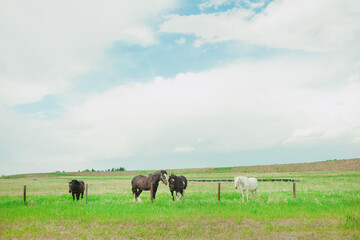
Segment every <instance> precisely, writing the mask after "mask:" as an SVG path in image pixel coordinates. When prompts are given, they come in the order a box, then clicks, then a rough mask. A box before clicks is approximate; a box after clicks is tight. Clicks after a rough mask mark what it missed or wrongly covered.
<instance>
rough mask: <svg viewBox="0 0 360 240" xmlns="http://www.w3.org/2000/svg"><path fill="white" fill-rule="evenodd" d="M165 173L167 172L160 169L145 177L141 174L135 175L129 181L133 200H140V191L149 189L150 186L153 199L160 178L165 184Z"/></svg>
mask: <svg viewBox="0 0 360 240" xmlns="http://www.w3.org/2000/svg"><path fill="white" fill-rule="evenodd" d="M166 175H167V172H166V171H164V170H161V171H157V172H154V173H152V174H150V175H149V176H148V177H145V176H143V175H137V176H135V177H134V178H133V179H132V181H131V185H132V192H133V195H134V202H135V200H136V201H138V202H141V198H140V193H141V192H142V191H149V190H150V188H151V186H152V188H153V196H152V198H153V199H155V194H156V191H157V188H158V186H159V181H160V180H161V181H163V183H164V184H165V185H167V179H166Z"/></svg>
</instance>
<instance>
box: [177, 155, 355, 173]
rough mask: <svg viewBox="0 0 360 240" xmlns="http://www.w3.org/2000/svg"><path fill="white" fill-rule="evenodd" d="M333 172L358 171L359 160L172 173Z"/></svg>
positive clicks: (180, 170) (198, 169) (185, 170)
mask: <svg viewBox="0 0 360 240" xmlns="http://www.w3.org/2000/svg"><path fill="white" fill-rule="evenodd" d="M321 171H323V172H333V171H360V158H354V159H346V160H328V161H321V162H310V163H291V164H272V165H256V166H242V167H224V168H197V169H178V170H175V171H174V172H176V173H182V172H192V173H195V172H229V173H231V172H321Z"/></svg>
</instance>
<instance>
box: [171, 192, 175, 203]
mask: <svg viewBox="0 0 360 240" xmlns="http://www.w3.org/2000/svg"><path fill="white" fill-rule="evenodd" d="M171 196H172V199H173V201H175V199H174V191H171Z"/></svg>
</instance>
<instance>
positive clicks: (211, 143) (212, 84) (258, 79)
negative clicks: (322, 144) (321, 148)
mask: <svg viewBox="0 0 360 240" xmlns="http://www.w3.org/2000/svg"><path fill="white" fill-rule="evenodd" d="M340 72H341V73H342V74H344V75H351V74H352V72H351V68H350V67H347V65H346V62H344V64H340V65H338V62H337V59H336V58H334V59H332V58H330V59H323V58H317V59H312V60H310V59H308V58H302V59H301V58H300V59H297V58H288V57H285V58H278V59H276V60H275V59H272V60H271V61H270V60H268V61H255V62H241V63H236V64H232V65H229V66H226V67H222V68H218V69H213V70H211V71H206V72H202V73H187V74H179V75H178V76H177V77H176V78H174V79H161V78H157V80H156V81H154V82H152V83H146V84H131V85H124V86H119V87H116V88H113V89H111V90H108V91H106V92H103V93H98V94H94V95H92V96H90V97H89V98H88V99H87V100H86V101H85V102H84V103H81V104H79V105H73V106H68V109H67V111H68V116H67V117H68V119H69V122H77V123H79V125H87V126H88V127H87V128H85V129H82V130H79V131H75V135H74V137H75V139H77V138H80V139H81V140H80V139H77V140H76V142H88V143H89V145H90V146H91V145H93V146H97V147H96V148H95V149H94V150H93V151H98V150H99V149H103V152H104V153H110V152H112V153H114V154H115V155H116V154H122V155H132V154H138V153H141V154H150V155H158V154H164V153H168V152H167V150H166V149H176V148H177V147H179V146H183V145H182V144H183V143H184V142H186V143H187V144H188V146H192V148H195V149H197V151H210V152H228V151H244V150H251V149H266V148H270V147H274V146H279V145H280V144H284V145H286V146H287V145H288V143H289V142H291V141H292V140H291V139H294V138H299V137H301V136H305V135H308V138H307V139H309V137H311V136H313V135H314V134H315V135H316V134H319V133H321V134H322V137H323V139H326V138H328V140H329V139H330V140H331V141H335V142H336V136H338V137H339V136H342V135H344V134H345V135H346V136H347V137H346V138H347V139H346V140H345V141H348V142H352V141H354V139H355V138H356V136H357V132H358V129H359V124H358V122H359V120H360V110H359V109H358V106H359V104H360V98H359V96H358V94H357V92H358V91H360V83H359V82H351V83H349V82H347V81H340V82H338V83H335V80H338V79H336V77H337V76H338V75H339V73H340ZM340 75H341V74H340ZM333 81H334V82H333ZM313 85H316V86H319V87H318V88H317V89H316V88H315V89H313V88H312V86H313ZM320 86H321V87H320ZM314 129H317V130H316V131H315V130H314ZM351 130H353V134H349V132H351ZM345 135H344V136H345ZM199 139H201V141H199ZM289 139H290V140H289ZM302 139H304V137H302ZM343 140H344V139H342V140H341V141H343Z"/></svg>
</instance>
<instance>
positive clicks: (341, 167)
mask: <svg viewBox="0 0 360 240" xmlns="http://www.w3.org/2000/svg"><path fill="white" fill-rule="evenodd" d="M153 171H154V170H152V171H151V170H147V171H123V172H65V173H63V172H57V173H38V174H19V175H12V176H5V177H2V178H20V177H35V176H36V177H50V176H69V177H70V176H105V175H110V176H111V175H128V176H133V175H137V174H142V175H147V174H149V173H151V172H153ZM168 171H169V172H171V173H175V174H181V173H197V172H198V173H204V172H219V173H220V172H222V173H236V172H322V171H323V172H335V171H360V158H354V159H346V160H328V161H322V162H311V163H292V164H272V165H256V166H242V167H220V168H191V169H171V170H168Z"/></svg>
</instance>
